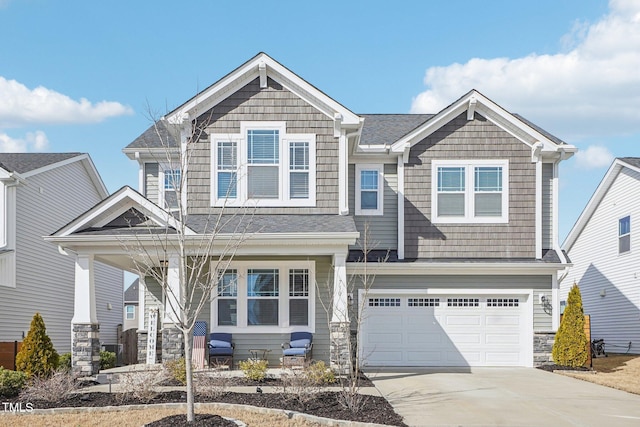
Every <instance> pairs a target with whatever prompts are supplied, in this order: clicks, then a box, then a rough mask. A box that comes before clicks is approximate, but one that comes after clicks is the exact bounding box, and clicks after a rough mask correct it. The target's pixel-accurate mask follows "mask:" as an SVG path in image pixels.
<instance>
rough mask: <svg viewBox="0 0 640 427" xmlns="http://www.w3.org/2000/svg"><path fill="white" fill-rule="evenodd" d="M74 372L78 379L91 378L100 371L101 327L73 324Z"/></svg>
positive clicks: (97, 325)
mask: <svg viewBox="0 0 640 427" xmlns="http://www.w3.org/2000/svg"><path fill="white" fill-rule="evenodd" d="M71 352H72V357H71V360H72V363H73V366H72V372H73V375H74V376H77V377H89V376H91V375H95V374H97V373H98V372H99V371H100V325H99V324H97V323H94V324H73V342H72V344H71Z"/></svg>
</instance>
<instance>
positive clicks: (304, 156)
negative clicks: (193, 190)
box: [211, 122, 316, 207]
mask: <svg viewBox="0 0 640 427" xmlns="http://www.w3.org/2000/svg"><path fill="white" fill-rule="evenodd" d="M240 132H241V133H240V134H232V135H228V134H226V135H223V134H220V135H218V134H212V135H211V142H212V147H213V148H212V150H211V152H212V157H213V158H212V165H213V168H212V175H211V179H212V183H213V185H212V186H211V187H212V203H213V205H214V206H223V205H231V206H233V205H244V204H245V203H247V202H250V203H251V204H252V205H253V204H255V205H257V206H274V207H276V206H282V207H286V206H315V196H316V183H315V181H316V178H315V177H316V170H315V169H316V167H315V148H316V147H315V146H316V136H315V135H314V134H291V133H287V129H286V124H285V122H242V123H241V125H240Z"/></svg>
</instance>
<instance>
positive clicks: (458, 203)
mask: <svg viewBox="0 0 640 427" xmlns="http://www.w3.org/2000/svg"><path fill="white" fill-rule="evenodd" d="M431 182H432V192H431V194H432V201H433V203H432V211H431V216H432V221H433V222H434V223H440V224H443V223H506V222H508V221H509V205H508V202H509V162H508V161H507V160H434V161H433V162H432V168H431Z"/></svg>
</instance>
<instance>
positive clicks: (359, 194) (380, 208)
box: [355, 164, 384, 216]
mask: <svg viewBox="0 0 640 427" xmlns="http://www.w3.org/2000/svg"><path fill="white" fill-rule="evenodd" d="M369 170H373V171H376V172H377V173H378V208H377V209H361V201H362V200H361V199H362V188H361V182H360V181H361V177H360V175H361V172H362V171H369ZM355 193H356V215H371V216H373V215H383V214H384V205H383V202H384V165H383V164H356V188H355Z"/></svg>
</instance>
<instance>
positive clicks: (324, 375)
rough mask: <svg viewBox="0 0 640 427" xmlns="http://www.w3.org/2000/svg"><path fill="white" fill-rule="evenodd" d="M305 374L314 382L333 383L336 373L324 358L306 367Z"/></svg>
mask: <svg viewBox="0 0 640 427" xmlns="http://www.w3.org/2000/svg"><path fill="white" fill-rule="evenodd" d="M304 374H305V376H306V377H307V379H308V380H309V381H311V382H312V383H314V384H333V383H334V382H336V375H335V374H334V372H333V370H332V369H331V368H329V367H328V366H327V365H326V364H325V363H324V362H323V361H322V360H319V361H317V362H313V363H311V364H310V365H309V366H307V367H306V368H305V369H304Z"/></svg>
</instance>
